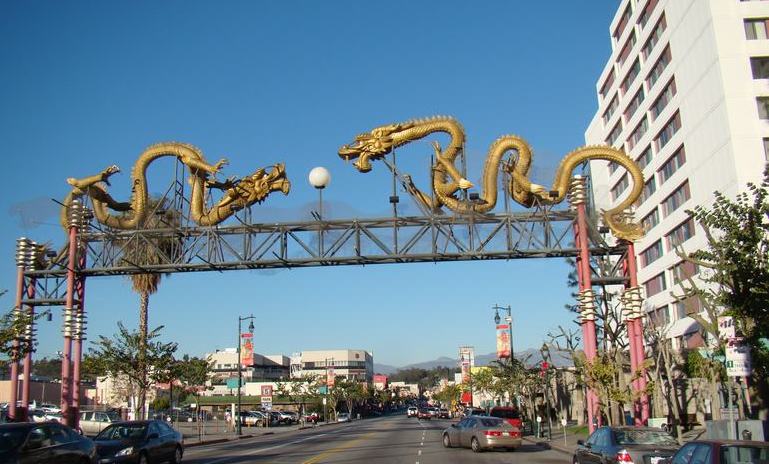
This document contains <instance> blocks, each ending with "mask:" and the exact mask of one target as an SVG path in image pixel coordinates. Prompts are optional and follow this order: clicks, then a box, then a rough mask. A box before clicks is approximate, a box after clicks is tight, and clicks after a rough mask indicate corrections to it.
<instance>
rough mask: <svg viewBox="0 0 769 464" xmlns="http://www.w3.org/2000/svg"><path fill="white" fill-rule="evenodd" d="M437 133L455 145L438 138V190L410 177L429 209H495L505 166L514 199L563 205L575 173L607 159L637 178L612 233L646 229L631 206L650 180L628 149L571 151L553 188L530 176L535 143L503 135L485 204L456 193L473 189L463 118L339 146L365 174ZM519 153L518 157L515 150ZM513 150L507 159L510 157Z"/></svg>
mask: <svg viewBox="0 0 769 464" xmlns="http://www.w3.org/2000/svg"><path fill="white" fill-rule="evenodd" d="M434 133H445V134H448V136H449V137H450V143H449V146H448V147H446V149H445V150H443V149H441V146H440V145H439V144H438V143H437V142H433V149H434V150H435V164H434V166H433V176H432V177H433V185H432V188H433V193H434V196H432V197H431V196H429V195H426V194H425V193H424V192H422V191H421V190H419V189H418V188H417V187H416V186H415V185H414V183H413V181H411V178H410V176H405V178H406V182H405V186H406V188H407V190H408V191H409V192H410V193H412V194H413V195H414V196H415V198H416V199H417V200H418V201H419V202H420V203H422V204H423V205H424V206H425V207H426V208H428V209H430V210H433V211H436V212H437V211H440V208H441V207H443V206H445V207H447V208H448V209H450V210H452V211H454V212H457V213H470V212H478V213H485V212H488V211H490V210H492V209H493V208H494V207H495V206H496V203H497V184H498V182H497V176H498V175H499V171H500V167H501V168H502V169H504V170H505V171H507V172H508V173H509V174H510V185H509V187H510V192H511V195H512V198H513V200H515V201H516V202H517V203H520V204H521V205H523V206H525V207H531V206H532V205H533V204H534V203H536V202H539V203H540V204H548V205H552V204H557V203H560V202H561V201H563V199H564V198H565V197H566V194H567V193H568V189H569V183H570V180H571V179H570V176H571V173H572V172H573V171H574V169H575V168H576V167H577V166H579V165H580V164H581V163H584V162H585V161H588V160H599V159H600V160H606V161H611V162H614V163H617V164H618V165H620V166H622V167H624V168H625V169H626V170H627V171H628V172H629V173H630V176H631V178H632V180H633V188H632V190H631V191H630V194H629V195H628V196H627V197H626V198H625V200H624V201H622V202H621V203H620V204H619V205H617V206H616V207H615V208H612V209H610V210H608V211H604V212H603V213H602V215H603V218H604V221H605V223H606V225H607V226H608V227H609V228H610V229H611V230H612V233H613V234H614V235H615V236H616V237H618V238H621V239H625V240H631V241H632V240H637V239H638V238H641V237H642V236H643V230H642V229H641V226H640V225H639V224H637V223H633V222H629V221H628V220H627V215H626V214H625V210H626V209H627V208H628V207H630V205H632V204H633V202H634V201H636V199H638V197H639V196H640V195H641V192H642V189H643V185H644V181H643V174H642V173H641V170H640V169H639V168H638V165H636V163H635V162H634V161H633V160H632V159H630V157H628V156H627V155H626V154H625V153H623V152H622V151H619V150H616V149H614V148H611V147H606V146H588V147H582V148H579V149H577V150H574V151H572V152H571V153H569V154H567V155H566V156H565V157H564V158H563V159H562V160H561V163H560V165H559V166H558V169H557V171H556V174H555V179H554V180H553V186H552V187H551V188H550V189H546V188H545V187H544V186H541V185H537V184H534V183H532V182H531V181H530V180H529V178H528V175H529V168H530V167H531V156H532V152H531V147H530V146H529V144H528V143H527V142H526V141H525V140H524V139H522V138H521V137H518V136H514V135H505V136H502V137H500V138H499V139H497V140H496V141H495V142H494V143H493V144H492V145H491V147H490V148H489V152H488V155H487V157H486V162H485V165H484V169H483V176H482V181H481V182H482V185H481V188H482V192H481V193H480V198H481V200H482V201H479V202H467V201H462V200H461V199H460V198H458V196H457V195H456V193H457V191H459V190H466V189H469V188H472V187H473V184H472V183H471V182H469V181H468V180H467V179H465V178H463V177H462V175H461V174H460V172H459V170H457V168H456V166H455V165H454V163H455V161H456V157H457V154H459V153H460V151H461V150H462V148H463V146H464V143H465V132H464V129H463V128H462V126H461V125H460V124H459V122H458V121H457V120H455V119H453V118H450V117H444V116H438V117H434V118H428V119H421V120H413V121H408V122H404V123H399V124H390V125H386V126H380V127H377V128H374V129H373V130H371V132H368V133H363V134H360V135H358V136H356V137H355V141H354V142H353V143H351V144H349V145H343V146H342V147H341V148H340V149H339V156H340V157H342V158H343V159H345V160H348V161H349V160H352V159H356V161H355V162H354V163H353V165H354V166H355V167H356V168H357V169H358V170H359V171H361V172H368V171H370V170H371V161H372V160H377V159H381V158H383V157H384V156H385V155H387V154H388V153H390V152H391V151H392V150H393V149H394V148H395V147H398V146H401V145H405V144H407V143H410V142H413V141H415V140H419V139H422V138H424V137H427V136H428V135H430V134H434ZM514 152H517V157H515V158H514V157H513V156H512V155H513V153H514ZM506 154H510V155H511V156H510V157H508V160H507V161H504V159H505V155H506Z"/></svg>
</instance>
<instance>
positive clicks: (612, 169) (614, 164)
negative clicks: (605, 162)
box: [609, 161, 619, 175]
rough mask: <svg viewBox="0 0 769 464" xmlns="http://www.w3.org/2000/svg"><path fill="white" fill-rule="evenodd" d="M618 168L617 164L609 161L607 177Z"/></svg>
mask: <svg viewBox="0 0 769 464" xmlns="http://www.w3.org/2000/svg"><path fill="white" fill-rule="evenodd" d="M618 167H619V164H617V163H615V162H614V161H609V175H611V174H614V171H616V170H617V168H618Z"/></svg>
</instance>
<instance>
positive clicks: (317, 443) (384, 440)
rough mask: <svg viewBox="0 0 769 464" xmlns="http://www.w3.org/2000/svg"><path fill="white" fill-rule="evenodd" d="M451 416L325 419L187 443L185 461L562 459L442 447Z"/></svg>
mask: <svg viewBox="0 0 769 464" xmlns="http://www.w3.org/2000/svg"><path fill="white" fill-rule="evenodd" d="M451 423H453V422H452V421H449V420H432V421H418V420H416V419H413V418H407V417H406V416H405V415H402V416H390V417H383V418H378V419H367V420H362V421H353V422H350V423H345V424H330V425H327V426H323V427H317V428H315V429H305V430H300V431H297V432H287V433H281V434H277V435H266V436H260V437H255V438H246V439H242V440H238V441H230V442H226V443H219V444H215V445H208V446H201V447H192V448H188V449H187V450H186V452H185V456H184V462H186V463H190V464H227V463H250V462H255V463H256V462H258V463H285V464H289V463H291V464H315V463H332V462H339V463H354V462H365V463H367V464H371V463H403V464H406V463H410V464H415V463H416V464H426V463H452V462H454V463H502V462H505V463H511V462H512V463H564V462H568V461H569V456H567V455H565V454H563V453H560V452H558V451H554V450H548V449H545V448H543V447H540V446H537V445H534V444H530V443H528V442H526V441H524V443H523V446H522V447H521V448H519V449H517V450H516V451H514V452H509V451H487V452H483V453H473V452H472V451H471V450H470V449H462V448H450V449H446V448H444V447H443V445H442V444H441V432H442V431H443V430H444V429H445V428H446V427H448V426H449V425H450V424H451Z"/></svg>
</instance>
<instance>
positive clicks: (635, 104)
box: [625, 86, 646, 122]
mask: <svg viewBox="0 0 769 464" xmlns="http://www.w3.org/2000/svg"><path fill="white" fill-rule="evenodd" d="M644 98H646V95H645V94H644V88H643V86H641V87H639V88H638V92H636V93H635V95H633V99H632V100H630V103H628V105H627V108H626V109H625V122H627V121H630V118H632V117H633V115H634V114H635V112H636V111H638V108H639V107H640V106H641V103H643V101H644Z"/></svg>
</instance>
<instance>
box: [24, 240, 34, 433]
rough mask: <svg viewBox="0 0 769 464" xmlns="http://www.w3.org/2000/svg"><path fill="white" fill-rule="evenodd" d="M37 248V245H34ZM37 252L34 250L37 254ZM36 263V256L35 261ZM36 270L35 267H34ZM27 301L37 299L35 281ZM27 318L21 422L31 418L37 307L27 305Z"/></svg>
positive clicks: (30, 282) (32, 283)
mask: <svg viewBox="0 0 769 464" xmlns="http://www.w3.org/2000/svg"><path fill="white" fill-rule="evenodd" d="M33 246H35V247H36V245H34V244H33ZM36 252H37V250H34V253H36ZM32 262H33V263H34V255H33V260H32ZM33 268H34V266H33ZM26 293H27V299H29V300H33V299H34V298H35V279H34V278H33V279H30V281H29V285H27V292H26ZM27 317H28V318H29V324H28V325H27V330H26V333H25V343H28V344H29V345H28V346H27V353H26V355H25V356H24V379H23V380H22V383H21V408H22V413H21V414H20V416H21V417H20V418H21V420H26V419H27V418H28V417H29V389H30V385H31V383H32V350H33V349H34V343H35V306H34V305H27Z"/></svg>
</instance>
